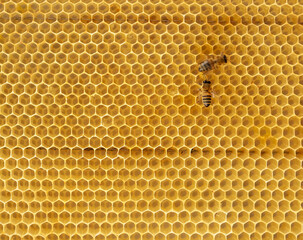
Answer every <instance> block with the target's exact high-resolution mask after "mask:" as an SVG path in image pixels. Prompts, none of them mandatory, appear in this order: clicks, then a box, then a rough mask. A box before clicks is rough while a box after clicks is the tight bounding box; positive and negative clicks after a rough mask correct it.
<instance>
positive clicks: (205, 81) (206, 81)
mask: <svg viewBox="0 0 303 240" xmlns="http://www.w3.org/2000/svg"><path fill="white" fill-rule="evenodd" d="M203 83H204V84H205V83H209V84H210V83H211V82H210V81H208V80H204V81H203Z"/></svg>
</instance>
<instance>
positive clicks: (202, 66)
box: [199, 61, 212, 72]
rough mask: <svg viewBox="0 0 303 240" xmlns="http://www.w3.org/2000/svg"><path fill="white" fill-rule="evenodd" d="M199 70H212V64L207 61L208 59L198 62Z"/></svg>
mask: <svg viewBox="0 0 303 240" xmlns="http://www.w3.org/2000/svg"><path fill="white" fill-rule="evenodd" d="M199 70H200V72H207V71H210V70H212V66H211V64H210V63H209V61H204V62H203V63H201V64H200V68H199Z"/></svg>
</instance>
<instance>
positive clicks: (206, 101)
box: [202, 95, 211, 107]
mask: <svg viewBox="0 0 303 240" xmlns="http://www.w3.org/2000/svg"><path fill="white" fill-rule="evenodd" d="M202 102H203V104H204V106H205V107H208V106H209V105H210V104H211V95H204V96H203V97H202Z"/></svg>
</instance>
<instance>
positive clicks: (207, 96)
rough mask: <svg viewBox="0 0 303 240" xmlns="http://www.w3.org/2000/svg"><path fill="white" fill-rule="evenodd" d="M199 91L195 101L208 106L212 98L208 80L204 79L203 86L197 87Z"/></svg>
mask: <svg viewBox="0 0 303 240" xmlns="http://www.w3.org/2000/svg"><path fill="white" fill-rule="evenodd" d="M199 92H200V93H199V96H198V97H197V103H198V104H201V103H203V104H204V106H205V107H209V106H210V104H211V98H212V90H211V82H210V81H208V80H204V81H203V86H202V87H201V88H200V89H199Z"/></svg>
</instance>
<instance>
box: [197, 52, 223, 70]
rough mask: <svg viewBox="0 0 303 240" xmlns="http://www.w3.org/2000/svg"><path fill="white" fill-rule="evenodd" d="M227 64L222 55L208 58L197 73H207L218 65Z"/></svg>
mask: <svg viewBox="0 0 303 240" xmlns="http://www.w3.org/2000/svg"><path fill="white" fill-rule="evenodd" d="M224 63H227V57H226V55H224V53H222V54H221V55H220V56H217V57H214V56H210V57H209V59H207V60H205V61H204V62H202V63H201V64H200V65H199V71H200V72H203V73H207V72H209V71H211V70H213V69H216V68H217V67H218V66H219V65H222V64H224Z"/></svg>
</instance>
